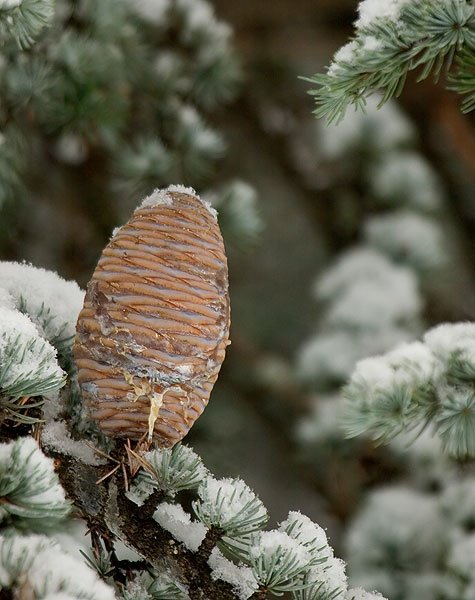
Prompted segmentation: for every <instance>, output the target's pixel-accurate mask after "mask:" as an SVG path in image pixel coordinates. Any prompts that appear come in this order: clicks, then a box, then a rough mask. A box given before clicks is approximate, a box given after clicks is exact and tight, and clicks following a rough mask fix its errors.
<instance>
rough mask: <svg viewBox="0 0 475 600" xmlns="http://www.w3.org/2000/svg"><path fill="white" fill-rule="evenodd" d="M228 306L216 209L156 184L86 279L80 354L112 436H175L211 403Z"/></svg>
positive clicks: (90, 399) (83, 376) (89, 393)
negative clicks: (151, 192)
mask: <svg viewBox="0 0 475 600" xmlns="http://www.w3.org/2000/svg"><path fill="white" fill-rule="evenodd" d="M229 314H230V313H229V295H228V270H227V262H226V255H225V252H224V245H223V240H222V237H221V233H220V230H219V226H218V222H217V218H216V212H215V211H214V209H212V208H211V207H210V206H209V205H208V204H207V203H205V202H203V201H202V200H200V198H199V197H198V196H197V195H196V194H195V192H194V191H193V190H191V189H186V188H184V187H183V186H171V187H169V188H168V189H167V190H156V191H155V192H154V193H153V194H152V195H151V196H149V197H148V198H146V199H145V200H144V201H143V202H142V204H141V205H140V206H139V207H138V208H137V209H136V210H135V212H134V214H133V215H132V217H131V219H130V220H129V221H128V223H126V224H125V225H124V226H123V227H120V228H118V229H116V230H115V231H114V233H113V236H112V239H111V240H110V242H109V244H108V245H107V246H106V248H105V249H104V252H103V253H102V256H101V258H100V260H99V263H98V265H97V267H96V270H95V271H94V274H93V276H92V279H91V281H90V282H89V284H88V286H87V292H86V298H85V301H84V307H83V309H82V311H81V313H80V315H79V319H78V323H77V333H76V339H75V343H74V357H75V359H76V364H77V367H78V379H79V386H80V389H81V393H82V396H83V398H84V400H85V402H86V405H87V406H88V408H89V412H90V416H91V418H92V419H93V420H94V421H95V422H96V423H97V424H98V425H99V427H100V428H101V429H102V431H103V432H104V433H105V434H106V435H108V436H111V437H120V438H130V439H140V438H142V437H143V436H144V434H146V433H147V432H148V438H149V440H150V439H153V440H154V441H156V442H157V443H158V444H159V445H160V446H164V447H166V446H173V445H174V444H176V443H177V442H178V441H179V440H181V439H182V438H183V437H184V436H185V435H186V434H187V433H188V431H189V429H190V427H191V426H192V425H193V423H194V422H195V420H196V419H197V418H198V417H199V416H200V414H201V413H202V412H203V410H204V408H205V406H206V405H207V403H208V399H209V395H210V393H211V389H212V387H213V385H214V382H215V381H216V379H217V377H218V372H219V369H220V368H221V364H222V362H223V360H224V354H225V349H226V346H227V345H228V344H229V343H230V342H229V341H228V335H229Z"/></svg>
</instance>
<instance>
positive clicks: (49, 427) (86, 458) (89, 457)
mask: <svg viewBox="0 0 475 600" xmlns="http://www.w3.org/2000/svg"><path fill="white" fill-rule="evenodd" d="M41 442H42V444H43V445H44V446H46V447H47V448H50V449H52V450H55V451H56V452H59V453H60V454H65V455H66V456H72V457H74V458H77V459H78V460H80V461H81V462H83V463H85V464H86V465H101V464H104V463H105V460H104V459H101V458H100V457H99V455H98V454H97V453H96V452H94V449H93V448H91V447H90V446H88V445H87V444H86V443H85V442H83V441H80V440H73V439H72V437H71V434H70V433H69V431H68V428H67V425H66V423H65V422H64V421H51V422H50V423H47V424H46V425H45V426H44V427H43V431H42V432H41Z"/></svg>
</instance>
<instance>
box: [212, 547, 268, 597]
mask: <svg viewBox="0 0 475 600" xmlns="http://www.w3.org/2000/svg"><path fill="white" fill-rule="evenodd" d="M208 565H209V566H210V568H211V577H212V578H213V579H222V580H223V581H226V582H227V583H229V584H230V585H232V586H233V591H234V592H235V593H236V595H237V597H238V598H239V599H240V600H247V599H248V598H250V597H251V596H252V594H253V593H254V592H255V591H257V589H258V587H259V584H258V583H257V580H256V578H255V577H254V575H253V573H252V569H251V568H250V567H246V566H245V565H242V564H239V565H236V564H234V563H233V562H231V561H230V560H228V559H227V558H226V557H225V556H224V555H223V554H222V553H221V552H220V550H219V549H218V548H216V547H215V548H213V550H212V552H211V554H210V557H209V560H208Z"/></svg>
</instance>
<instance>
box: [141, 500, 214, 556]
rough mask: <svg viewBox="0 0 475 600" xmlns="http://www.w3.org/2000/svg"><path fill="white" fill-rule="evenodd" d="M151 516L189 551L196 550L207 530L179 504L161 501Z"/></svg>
mask: <svg viewBox="0 0 475 600" xmlns="http://www.w3.org/2000/svg"><path fill="white" fill-rule="evenodd" d="M153 518H154V519H155V521H156V522H157V523H158V524H159V525H161V526H162V527H163V529H166V530H167V531H168V532H170V533H171V534H172V535H173V537H174V538H175V539H177V540H178V541H179V542H182V543H183V544H185V546H186V547H187V548H188V550H190V551H191V552H196V551H197V550H198V548H199V547H200V545H201V542H202V541H203V540H204V538H205V536H206V533H207V531H208V529H207V527H205V526H204V525H203V524H202V523H199V522H196V521H192V520H191V516H190V515H189V514H188V513H187V512H185V511H184V510H183V508H182V507H181V506H180V505H179V504H170V503H169V502H162V503H161V504H159V505H158V506H157V510H156V511H155V513H154V514H153Z"/></svg>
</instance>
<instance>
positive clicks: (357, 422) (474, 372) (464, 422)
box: [344, 323, 475, 458]
mask: <svg viewBox="0 0 475 600" xmlns="http://www.w3.org/2000/svg"><path fill="white" fill-rule="evenodd" d="M474 383H475V324H474V323H456V324H444V325H439V326H438V327H435V328H433V329H431V330H429V331H428V332H427V333H426V335H425V336H424V341H423V342H414V343H411V344H406V345H403V346H400V347H399V348H397V349H396V350H393V351H392V352H389V353H387V354H385V355H382V356H376V357H373V358H368V359H365V360H362V361H360V362H359V363H357V365H356V368H355V370H354V372H353V375H352V376H351V378H350V381H349V383H348V385H347V386H346V388H345V390H344V393H345V396H346V398H347V411H346V427H347V432H348V435H349V436H355V435H359V434H361V433H364V432H367V433H369V434H370V435H371V436H372V437H373V438H374V439H376V440H379V441H384V442H386V441H388V440H390V439H392V438H393V437H394V436H396V435H397V434H399V433H401V432H404V431H406V432H407V431H412V430H414V429H416V430H417V429H419V430H422V429H423V428H424V427H426V426H427V425H428V424H431V425H432V428H433V430H434V431H435V433H436V434H437V435H438V436H440V438H441V440H442V442H443V444H444V446H445V449H446V450H447V452H448V453H449V454H451V455H453V456H455V457H458V458H467V457H473V456H475V391H474Z"/></svg>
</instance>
